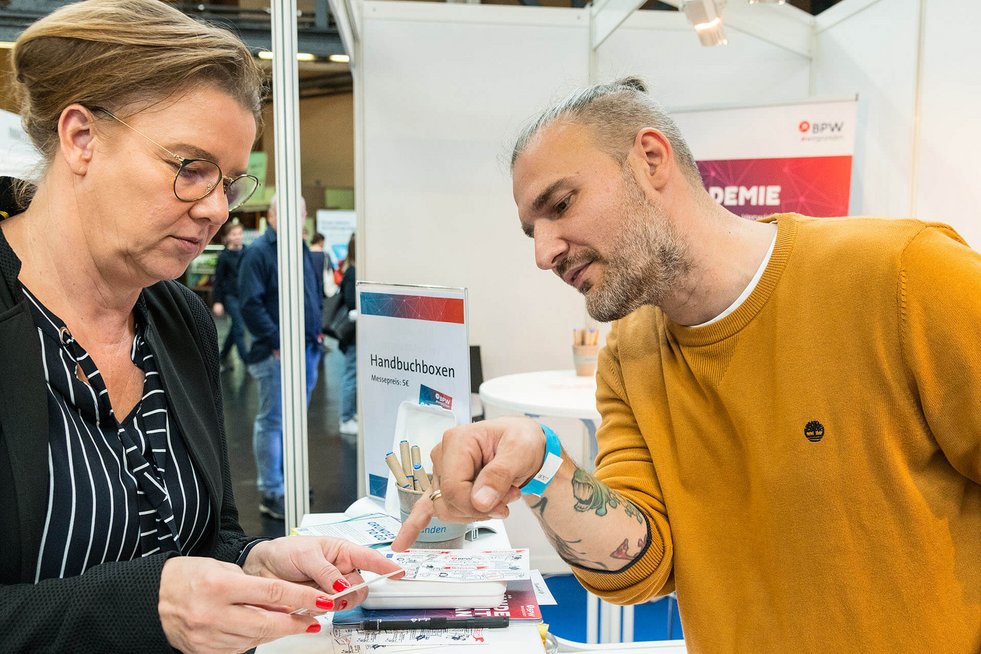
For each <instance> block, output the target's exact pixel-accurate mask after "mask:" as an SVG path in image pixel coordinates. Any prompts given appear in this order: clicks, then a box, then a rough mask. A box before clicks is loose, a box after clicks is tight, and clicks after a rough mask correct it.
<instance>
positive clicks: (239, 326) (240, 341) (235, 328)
mask: <svg viewBox="0 0 981 654" xmlns="http://www.w3.org/2000/svg"><path fill="white" fill-rule="evenodd" d="M224 304H225V314H226V315H227V316H228V318H229V320H230V321H231V325H230V326H229V328H228V336H226V337H225V342H224V343H222V346H221V359H222V361H224V360H225V357H227V356H228V354H229V353H230V352H231V351H232V346H235V349H236V350H238V356H239V358H240V359H242V361H245V353H246V352H248V350H247V349H246V347H245V327H244V325H245V323H244V322H243V321H242V303H241V301H240V300H239V299H238V296H237V295H228V296H226V297H225V303H224Z"/></svg>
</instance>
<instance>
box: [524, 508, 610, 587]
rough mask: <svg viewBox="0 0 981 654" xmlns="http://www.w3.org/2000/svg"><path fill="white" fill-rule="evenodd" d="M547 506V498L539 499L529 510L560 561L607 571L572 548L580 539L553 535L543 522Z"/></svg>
mask: <svg viewBox="0 0 981 654" xmlns="http://www.w3.org/2000/svg"><path fill="white" fill-rule="evenodd" d="M547 506H548V498H547V497H541V498H539V499H538V501H537V502H535V503H534V504H532V505H531V510H532V511H535V512H536V513H537V514H538V522H539V523H540V524H541V525H542V529H543V530H544V531H545V535H546V536H547V537H548V540H549V541H550V542H551V543H552V545H553V546H554V547H555V551H556V552H557V553H558V555H559V556H560V557H562V560H563V561H565V562H566V563H569V564H571V565H575V566H579V567H580V568H594V569H597V570H609V566H608V565H606V564H604V563H600V562H599V561H590V560H588V559H585V558H583V556H584V555H585V552H580V551H577V550H576V549H574V548H573V547H572V546H573V545H576V544H578V543H581V542H582V539H581V538H579V539H577V540H566V539H564V538H562V537H561V536H559V535H558V534H557V533H555V530H554V529H552V527H551V526H550V525H549V524H548V523H547V522H545V507H547Z"/></svg>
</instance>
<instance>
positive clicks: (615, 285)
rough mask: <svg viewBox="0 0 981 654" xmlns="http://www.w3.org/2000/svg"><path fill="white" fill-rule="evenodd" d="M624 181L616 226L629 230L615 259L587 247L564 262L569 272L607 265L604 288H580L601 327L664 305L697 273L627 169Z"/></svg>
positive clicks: (664, 219) (622, 235)
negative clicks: (585, 266)
mask: <svg viewBox="0 0 981 654" xmlns="http://www.w3.org/2000/svg"><path fill="white" fill-rule="evenodd" d="M623 181H624V194H623V202H622V203H621V205H620V206H619V207H617V208H616V209H615V211H617V214H618V215H617V216H616V219H615V220H614V221H613V222H614V224H617V225H621V226H622V230H623V231H622V232H621V233H620V235H619V238H617V240H616V241H615V242H614V243H613V246H612V247H611V252H610V255H609V256H608V257H606V258H604V257H602V256H600V254H599V253H598V252H597V251H596V250H593V249H592V248H586V249H584V250H582V251H580V252H578V253H576V256H575V258H574V259H575V260H574V261H571V262H563V263H564V264H565V265H563V272H564V271H565V270H569V269H571V268H574V267H576V266H580V265H582V264H583V263H588V262H594V261H598V262H601V263H604V264H606V265H605V269H604V271H603V276H602V278H601V279H600V280H599V282H598V284H596V285H593V284H591V283H589V282H585V283H583V285H582V286H581V287H580V288H579V291H580V292H581V293H582V294H583V295H585V296H586V310H587V311H588V312H589V315H591V316H592V317H593V318H595V319H596V320H599V321H601V322H609V321H611V320H619V319H620V318H623V317H624V316H626V315H627V314H629V313H631V312H632V311H634V310H636V309H638V308H639V307H641V306H643V305H645V304H653V305H656V306H661V305H662V302H663V301H664V299H665V298H666V297H667V296H668V295H669V294H670V293H671V292H673V291H675V290H676V289H677V287H678V285H679V283H680V282H681V281H682V280H683V279H684V278H685V276H686V275H687V274H688V273H689V272H690V271H691V268H692V265H691V259H690V257H689V255H688V248H687V245H686V244H685V242H684V241H683V240H682V239H681V238H680V237H679V236H678V233H677V232H676V230H675V228H674V226H673V225H672V224H671V222H670V221H669V220H668V218H667V216H666V215H665V213H664V210H663V209H662V208H661V207H660V206H659V205H657V204H653V203H652V202H651V201H650V200H648V198H647V196H645V195H644V192H643V191H642V190H641V188H640V186H639V185H638V184H637V181H636V180H635V179H634V178H633V176H632V175H631V174H630V170H629V168H627V167H626V166H625V167H624V179H623Z"/></svg>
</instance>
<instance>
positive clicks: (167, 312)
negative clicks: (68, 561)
mask: <svg viewBox="0 0 981 654" xmlns="http://www.w3.org/2000/svg"><path fill="white" fill-rule="evenodd" d="M19 272H20V261H19V260H18V259H17V256H16V255H15V254H14V252H13V250H11V248H10V245H9V244H8V243H7V240H6V238H4V236H3V235H2V232H0V651H3V652H20V651H31V652H42V651H44V652H47V651H71V652H122V651H140V652H156V651H160V652H171V651H172V650H171V648H170V646H169V645H168V644H167V639H166V636H165V635H164V632H163V628H162V627H161V625H160V618H159V615H158V612H157V601H158V598H159V591H160V571H161V569H162V568H163V565H164V562H165V561H166V560H167V558H169V557H170V556H173V554H158V555H152V556H149V557H146V558H142V559H136V560H133V561H123V562H119V563H105V564H102V565H98V566H95V567H93V568H90V569H89V570H88V571H87V572H86V573H85V574H83V575H80V576H77V577H70V578H66V579H49V580H45V581H42V582H40V583H38V584H34V583H33V580H34V574H35V567H36V565H37V559H38V553H39V548H40V542H41V535H42V533H43V529H44V518H45V515H46V513H47V503H48V409H47V389H46V387H45V383H44V372H43V368H42V359H41V348H40V344H39V342H38V336H37V329H36V328H35V326H34V320H33V318H32V316H31V312H30V310H29V307H28V304H27V301H26V299H25V297H24V295H23V292H22V290H21V286H20V283H19V282H18V281H17V275H18V273H19ZM141 301H143V302H145V303H146V307H147V314H148V316H149V327H148V330H147V341H148V343H149V344H150V347H151V348H152V349H153V353H154V356H155V357H156V360H157V363H158V365H159V369H160V376H161V380H162V382H163V385H164V388H165V389H166V393H167V402H168V404H169V408H170V410H171V415H172V416H173V418H174V419H175V420H176V421H177V423H178V425H179V426H180V431H181V433H182V434H183V435H184V438H185V440H186V441H187V446H188V451H189V452H190V455H191V457H192V459H193V460H194V462H195V464H196V465H197V467H198V470H199V471H200V473H201V475H202V477H203V478H204V482H205V484H206V486H207V489H208V494H209V497H210V500H211V514H212V524H211V525H210V532H209V536H208V537H207V538H205V539H202V541H203V542H202V543H201V544H200V545H199V546H198V548H197V550H196V551H194V552H193V554H194V555H195V556H211V557H214V558H217V559H220V560H223V561H230V562H234V561H236V560H237V559H238V558H239V556H240V555H241V554H242V552H243V550H244V548H245V547H246V545H247V544H248V543H249V539H248V538H247V537H246V536H245V534H244V533H243V532H242V528H241V527H240V526H239V524H238V511H237V510H236V508H235V501H234V498H233V497H232V483H231V478H230V476H229V471H228V455H227V450H226V444H225V425H224V415H223V412H222V400H221V383H220V381H219V378H218V343H217V336H216V333H215V326H214V323H213V322H212V321H211V318H210V315H209V313H208V310H207V308H206V307H205V306H204V303H203V302H202V301H201V300H200V299H199V298H198V297H197V296H196V295H194V293H192V292H191V291H190V290H189V289H187V288H186V287H184V286H182V285H181V284H178V283H176V282H172V281H165V282H160V283H157V284H154V285H153V286H151V287H149V288H147V289H144V291H143V293H142V295H141Z"/></svg>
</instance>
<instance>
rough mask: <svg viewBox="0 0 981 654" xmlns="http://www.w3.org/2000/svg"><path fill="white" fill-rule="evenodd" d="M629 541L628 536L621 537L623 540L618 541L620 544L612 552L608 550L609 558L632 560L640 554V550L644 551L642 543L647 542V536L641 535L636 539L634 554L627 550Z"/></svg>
mask: <svg viewBox="0 0 981 654" xmlns="http://www.w3.org/2000/svg"><path fill="white" fill-rule="evenodd" d="M629 542H630V539H629V538H624V539H623V542H622V543H620V546H619V547H617V548H616V549H615V550H613V551H612V552H610V558H612V559H622V560H624V561H633V560H634V559H636V558H637V557H638V556H640V553H641V552H643V551H644V543H646V542H647V537H646V536H642V537H640V538H638V539H637V552H636V553H635V554H631V553H630V551H629V550H630V545H629Z"/></svg>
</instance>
